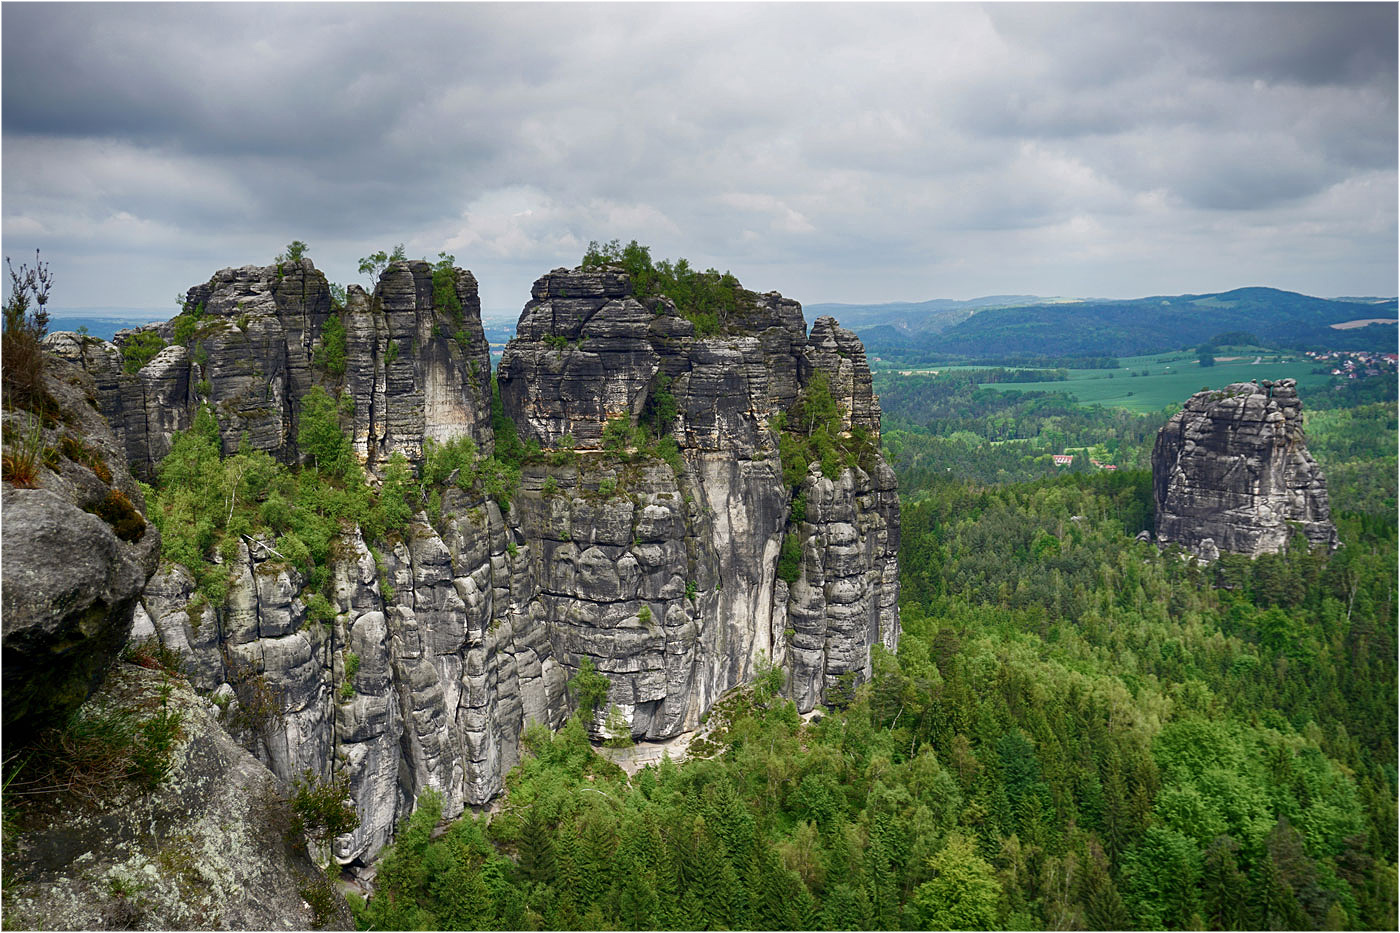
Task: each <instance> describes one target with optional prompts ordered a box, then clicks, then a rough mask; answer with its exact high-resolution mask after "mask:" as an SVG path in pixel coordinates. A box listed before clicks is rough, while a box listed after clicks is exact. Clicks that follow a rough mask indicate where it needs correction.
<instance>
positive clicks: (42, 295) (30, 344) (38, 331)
mask: <svg viewBox="0 0 1400 933" xmlns="http://www.w3.org/2000/svg"><path fill="white" fill-rule="evenodd" d="M5 264H6V265H7V266H8V267H9V271H10V297H9V298H7V299H6V300H5V319H4V333H3V336H0V356H3V358H4V366H3V367H0V382H3V384H4V404H5V407H6V408H11V409H14V408H24V409H28V410H29V411H33V412H35V413H36V414H41V415H43V414H45V413H52V412H55V411H56V410H57V407H58V405H57V403H56V402H55V401H54V400H53V397H52V396H51V395H49V392H48V390H47V389H45V388H44V353H43V350H42V348H41V346H40V341H42V340H43V339H44V334H45V333H46V332H47V331H48V329H49V312H48V301H49V289H50V288H52V287H53V276H52V274H51V273H50V271H49V266H48V263H46V262H42V261H41V260H40V259H39V251H38V250H37V249H36V250H35V251H34V267H33V268H32V269H31V268H30V267H29V265H28V264H27V263H20V267H19V271H16V270H15V267H14V265H13V264H12V263H11V262H10V259H9V257H8V256H7V257H6V258H5Z"/></svg>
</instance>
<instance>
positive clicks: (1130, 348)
mask: <svg viewBox="0 0 1400 933" xmlns="http://www.w3.org/2000/svg"><path fill="white" fill-rule="evenodd" d="M814 307H815V306H814ZM874 307H880V306H874ZM1394 317H1396V299H1394V298H1365V299H1355V298H1353V299H1330V298H1313V297H1310V296H1308V295H1300V294H1298V293H1296V292H1287V291H1281V290H1279V289H1276V288H1238V289H1235V290H1234V291H1229V292H1220V293H1218V294H1206V295H1155V296H1152V297H1149V298H1136V299H1128V300H1117V301H1107V300H1089V301H1064V300H1053V301H1051V300H1046V299H1037V301H1036V303H1035V304H1026V305H1016V306H1002V307H993V308H986V309H982V310H976V309H972V310H971V312H970V313H968V314H966V315H965V316H964V317H963V318H962V319H961V320H958V321H955V322H951V323H949V324H947V325H945V326H944V327H941V328H938V329H937V330H931V329H925V328H918V327H917V326H916V324H917V321H918V320H919V319H917V318H915V319H914V321H913V322H909V321H906V322H905V323H904V325H903V326H901V324H900V323H899V322H897V321H890V320H888V319H886V320H883V321H878V320H874V319H870V320H869V323H868V324H862V323H861V322H860V321H859V320H853V323H851V324H846V326H848V327H851V328H852V329H853V330H855V331H856V332H857V333H858V334H859V335H860V337H861V339H862V340H863V341H864V342H865V346H866V349H867V351H869V352H870V354H871V355H872V356H878V357H882V358H884V359H886V360H887V361H899V362H912V361H915V360H932V359H944V360H947V359H988V358H999V359H1027V360H1030V359H1036V358H1047V357H1052V358H1069V357H1106V356H1109V357H1121V356H1139V355H1143V354H1148V353H1159V352H1162V351H1165V350H1174V349H1179V348H1181V347H1188V346H1195V345H1198V344H1201V343H1204V342H1206V341H1207V340H1210V339H1211V338H1212V337H1214V336H1216V335H1217V334H1221V333H1224V332H1227V331H1235V332H1246V333H1248V334H1251V335H1254V336H1255V337H1256V338H1257V339H1258V341H1259V342H1260V343H1262V344H1263V345H1265V346H1271V347H1288V348H1316V349H1336V350H1391V351H1393V350H1394V349H1395V346H1396V327H1395V325H1394V324H1370V325H1367V326H1358V327H1353V328H1348V329H1338V328H1334V327H1332V326H1331V325H1333V324H1341V323H1345V322H1349V321H1356V320H1359V319H1376V318H1394ZM842 323H843V324H844V323H845V321H844V320H843V322H842Z"/></svg>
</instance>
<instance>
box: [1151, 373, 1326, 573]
mask: <svg viewBox="0 0 1400 933" xmlns="http://www.w3.org/2000/svg"><path fill="white" fill-rule="evenodd" d="M1152 481H1153V489H1154V495H1155V500H1156V512H1157V540H1158V541H1159V542H1162V543H1168V542H1176V543H1178V544H1181V545H1183V546H1184V547H1186V548H1187V549H1188V550H1190V551H1192V552H1193V553H1195V554H1196V555H1197V556H1199V557H1202V558H1204V559H1207V560H1212V559H1214V558H1215V557H1217V556H1219V553H1220V552H1221V551H1229V552H1232V553H1235V554H1245V555H1248V556H1250V557H1257V556H1259V555H1260V554H1268V553H1278V552H1281V551H1283V550H1284V549H1285V548H1286V547H1287V546H1288V540H1289V538H1290V537H1291V536H1292V530H1293V528H1295V527H1296V528H1298V529H1299V530H1300V531H1301V532H1302V533H1303V535H1304V536H1305V537H1306V538H1307V540H1308V542H1309V544H1310V545H1313V546H1325V547H1327V548H1335V547H1336V546H1337V543H1338V539H1337V529H1336V528H1335V527H1334V526H1333V524H1332V520H1331V512H1330V510H1329V508H1328V505H1327V481H1326V479H1325V478H1324V477H1323V475H1322V470H1321V469H1320V468H1319V467H1318V465H1317V462H1316V461H1315V460H1313V458H1312V455H1311V454H1309V453H1308V448H1307V444H1306V443H1305V441H1304V437H1303V414H1302V402H1301V401H1299V399H1298V391H1297V385H1296V382H1295V380H1293V379H1281V380H1279V381H1278V382H1270V381H1268V380H1265V381H1264V382H1262V383H1253V382H1237V383H1234V384H1232V385H1228V386H1225V387H1224V388H1223V389H1218V390H1207V391H1202V392H1197V393H1196V394H1195V395H1193V396H1192V397H1191V398H1190V399H1189V400H1188V401H1187V402H1186V407H1185V408H1183V409H1182V410H1181V411H1179V412H1177V413H1176V414H1175V415H1173V416H1172V417H1171V419H1170V420H1169V421H1168V422H1167V423H1166V424H1165V425H1164V426H1163V427H1162V430H1161V431H1160V432H1159V433H1158V434H1157V443H1156V445H1155V446H1154V447H1153V450H1152Z"/></svg>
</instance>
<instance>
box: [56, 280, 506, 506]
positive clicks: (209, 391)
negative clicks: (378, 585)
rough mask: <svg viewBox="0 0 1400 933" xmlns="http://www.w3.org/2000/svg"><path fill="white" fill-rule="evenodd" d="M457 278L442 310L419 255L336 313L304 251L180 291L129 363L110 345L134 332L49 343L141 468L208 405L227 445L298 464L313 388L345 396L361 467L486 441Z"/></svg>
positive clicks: (467, 290) (462, 288)
mask: <svg viewBox="0 0 1400 933" xmlns="http://www.w3.org/2000/svg"><path fill="white" fill-rule="evenodd" d="M453 279H454V280H453V281H452V282H451V286H450V287H451V289H452V291H453V292H454V293H455V296H456V299H457V301H456V303H455V305H454V306H449V305H450V304H451V303H450V302H448V301H445V300H443V298H444V297H445V296H439V295H437V294H435V288H434V282H433V275H432V267H431V266H429V265H428V263H426V262H422V261H415V262H395V263H393V264H391V265H390V266H389V268H388V269H387V270H386V271H385V272H384V274H383V276H382V277H381V278H380V281H379V285H378V287H377V288H376V289H375V292H374V295H373V296H370V295H367V294H365V292H364V290H363V289H361V288H360V287H359V286H357V285H352V286H350V289H349V294H348V297H347V301H346V305H347V307H346V308H344V309H333V307H332V301H331V293H330V286H329V283H328V282H327V281H326V277H325V276H324V275H323V274H321V272H319V271H317V269H316V268H315V267H314V266H313V265H312V264H311V260H309V259H303V260H301V261H300V262H299V263H289V262H284V263H280V264H278V265H273V266H264V267H257V266H244V267H242V268H240V269H223V270H221V271H219V272H217V273H215V274H214V276H213V277H212V278H211V279H210V280H209V281H208V282H205V283H203V284H201V285H196V286H194V287H193V288H190V289H189V290H188V292H187V293H186V297H185V304H184V307H185V310H184V312H183V313H182V315H181V316H180V317H177V318H175V319H174V320H172V321H170V322H167V323H165V324H161V325H158V326H156V327H153V328H148V330H149V331H151V332H152V333H154V334H156V335H158V336H159V337H160V338H161V339H162V340H164V341H165V342H167V343H169V344H170V346H168V347H166V348H165V349H164V350H161V351H160V352H159V353H158V354H157V355H156V356H155V357H154V358H153V359H151V360H150V361H149V362H148V363H146V364H145V365H144V366H142V367H141V368H140V369H139V370H138V371H137V372H135V373H130V372H127V371H125V369H124V367H123V355H122V352H121V350H120V349H119V345H122V344H125V343H128V342H130V341H132V340H133V339H134V338H135V336H136V335H135V334H132V333H123V334H121V335H119V336H118V341H117V345H113V344H109V343H106V342H103V341H93V340H82V339H80V338H77V337H76V336H75V335H72V334H63V333H60V334H52V335H50V336H49V338H48V339H47V340H46V345H47V346H48V348H49V350H50V351H51V352H53V353H55V354H57V355H59V356H62V357H64V358H66V359H68V360H69V361H70V362H74V363H77V364H78V365H80V366H82V367H83V368H84V369H86V370H87V371H88V372H89V373H90V374H91V375H92V377H93V379H94V381H95V382H96V392H97V398H98V404H99V406H100V408H101V410H102V413H103V414H104V415H105V416H106V417H107V420H108V421H109V422H110V423H111V425H112V428H113V430H114V431H115V432H116V434H117V436H118V437H119V438H120V439H121V440H122V442H123V444H124V446H125V448H126V454H127V459H128V460H129V461H130V462H131V465H132V469H133V470H134V471H135V472H136V473H137V475H138V476H142V477H146V478H149V477H151V476H152V475H154V469H155V465H156V464H157V463H159V462H160V460H161V458H162V457H164V456H165V455H166V454H167V453H169V451H170V442H171V438H172V436H173V435H174V434H175V432H176V431H183V430H185V429H186V428H188V427H189V426H190V425H191V423H193V421H194V415H195V412H197V411H198V409H199V406H200V405H201V404H204V403H209V404H211V405H213V406H214V408H215V410H216V412H217V413H218V418H219V429H220V432H221V434H222V435H223V444H224V450H225V452H226V453H232V452H233V451H235V450H237V449H238V446H239V444H240V443H242V441H243V438H245V437H246V438H247V441H248V444H249V445H250V446H251V447H252V448H253V449H255V450H265V451H267V452H269V453H271V454H273V455H274V456H276V457H277V458H278V459H280V460H283V461H284V462H294V461H295V460H296V459H297V456H298V451H297V447H296V437H297V428H298V426H299V424H300V417H301V400H302V398H303V397H304V396H305V395H306V393H307V392H308V391H309V390H310V388H311V386H312V385H313V384H322V385H324V386H326V387H327V388H328V389H329V390H330V391H332V392H333V393H335V394H341V393H343V394H345V395H347V396H348V397H349V398H350V400H351V401H352V402H353V413H352V415H351V417H350V419H349V424H348V425H347V428H348V429H349V432H350V434H351V437H352V440H353V442H354V445H355V450H356V452H357V453H358V454H359V456H360V457H361V458H362V459H363V460H365V461H367V462H369V463H371V464H379V463H383V462H384V461H386V460H388V459H389V457H390V456H392V454H393V453H394V452H395V451H402V452H403V453H404V454H405V455H406V456H407V457H408V458H409V459H410V460H416V459H419V458H420V457H421V455H422V444H423V441H424V439H425V438H431V439H433V440H437V441H443V440H450V439H452V438H456V437H462V436H470V437H472V438H474V439H475V440H476V442H477V443H478V444H479V445H484V446H487V447H488V448H489V444H490V411H491V409H490V381H489V380H490V370H491V361H490V348H489V347H488V346H487V343H486V338H485V335H484V333H483V332H482V329H481V307H480V301H479V299H478V298H477V287H476V280H475V279H474V278H472V275H471V273H469V272H464V271H462V270H460V269H459V270H454V275H453ZM458 306H460V307H458ZM332 321H334V324H332V325H331V329H330V330H329V331H328V330H327V324H328V323H329V322H332ZM483 412H484V413H485V420H484V421H483V420H482V413H483Z"/></svg>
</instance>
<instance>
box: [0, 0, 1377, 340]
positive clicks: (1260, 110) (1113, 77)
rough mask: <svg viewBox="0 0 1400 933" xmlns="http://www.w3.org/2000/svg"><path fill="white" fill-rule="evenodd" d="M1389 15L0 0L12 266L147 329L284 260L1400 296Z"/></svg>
mask: <svg viewBox="0 0 1400 933" xmlns="http://www.w3.org/2000/svg"><path fill="white" fill-rule="evenodd" d="M1396 10H1397V7H1396V5H1395V4H1392V3H1380V4H1358V5H1345V4H1334V3H1326V4H1321V5H1318V6H1312V5H1304V4H1280V5H1266V4H1253V3H1250V4H1243V5H1225V4H1218V5H1217V4H1180V5H1176V4H1162V5H1157V4H1137V3H1133V4H1123V5H1117V4H1086V5H1058V4H1030V5H1020V4H987V5H980V4H961V3H951V4H930V5H925V4H894V5H874V4H851V5H845V4H819V5H809V4H776V5H748V4H713V5H708V4H700V5H668V4H657V5H653V4H619V5H593V4H573V3H570V4H564V5H546V4H488V5H470V4H427V5H409V4H387V5H379V4H345V5H341V4H329V3H315V4H270V5H263V4H243V3H237V4H219V5H209V4H153V5H127V4H117V3H101V4H95V5H86V4H68V3H64V4H52V5H50V4H31V3H13V2H7V3H5V4H4V6H3V10H2V11H0V15H2V16H3V42H4V50H3V52H4V57H3V95H4V100H3V103H4V109H3V237H4V252H5V253H6V254H7V255H9V256H12V257H14V258H15V259H16V260H19V259H21V258H23V257H25V256H31V257H32V255H33V250H34V248H35V247H39V248H41V249H42V250H43V254H44V256H45V258H46V259H48V260H49V261H50V262H51V264H52V269H53V272H54V278H55V280H56V283H57V284H56V286H55V289H54V295H53V299H52V303H53V304H54V305H55V306H60V307H80V306H108V307H113V306H115V307H143V308H155V309H159V310H161V311H162V312H168V313H170V314H173V313H174V311H175V307H174V301H175V295H176V293H177V292H179V291H182V290H183V289H185V288H187V287H189V286H190V285H192V284H195V283H196V282H201V281H204V280H206V279H207V278H208V277H209V275H210V274H211V273H212V272H214V271H215V270H217V269H219V268H222V267H225V266H237V265H245V264H249V263H257V264H266V263H268V262H270V261H271V260H272V257H273V256H274V255H275V254H276V253H277V252H278V251H279V250H280V249H281V248H282V247H283V246H284V245H285V244H286V243H287V242H288V241H290V240H292V239H301V240H305V241H306V242H308V243H309V244H310V246H311V250H310V254H309V255H310V256H311V257H312V258H313V259H315V260H316V263H317V265H318V266H319V267H320V268H321V269H323V270H324V271H325V272H326V274H327V275H328V276H329V277H330V278H331V279H332V281H337V282H341V283H348V282H351V281H361V282H362V284H363V283H364V279H363V277H362V276H359V274H358V273H357V272H356V265H357V259H358V258H359V257H360V256H364V255H366V254H368V253H370V252H373V251H374V250H377V249H388V248H391V247H392V246H393V244H395V243H399V242H402V243H405V244H406V245H407V249H408V252H409V255H410V256H423V255H426V256H434V257H435V256H436V255H437V253H438V251H439V250H444V249H445V250H447V251H448V252H451V253H453V254H455V255H456V257H457V261H458V264H459V265H461V266H463V267H465V268H469V269H471V270H472V271H473V272H475V273H476V276H477V278H478V280H479V281H480V283H481V294H482V304H483V307H484V309H485V310H486V311H488V312H511V313H518V311H519V310H520V308H521V307H522V306H523V304H524V303H525V301H526V300H527V299H528V297H529V294H528V289H529V286H530V283H531V282H532V281H533V280H534V279H535V278H536V277H538V276H539V275H541V274H542V273H544V272H546V271H548V270H550V269H552V268H555V267H557V266H561V265H568V266H573V265H576V264H577V263H578V261H579V259H580V257H581V256H582V254H583V251H584V249H585V248H586V247H587V244H588V241H589V240H590V239H597V240H608V239H611V238H614V237H617V238H621V239H622V240H623V241H624V242H625V241H627V240H628V239H631V238H636V239H638V240H640V241H642V242H643V243H647V244H650V245H651V247H652V255H653V256H654V257H657V258H660V257H663V256H669V257H676V256H686V257H688V258H689V259H690V260H691V261H692V264H694V265H698V266H701V267H707V266H712V265H713V266H717V267H718V268H720V269H731V270H733V271H734V272H735V274H737V275H738V276H739V277H740V278H741V279H742V280H743V281H744V283H745V284H746V285H748V286H749V287H751V288H757V289H759V290H764V291H766V290H769V289H777V290H779V291H781V292H783V293H784V294H787V295H790V296H792V297H794V298H797V299H798V300H800V301H802V302H805V303H812V302H822V301H846V302H880V301H897V300H921V299H926V298H934V297H943V298H970V297H975V296H980V295H987V294H1007V293H1015V294H1039V295H1068V296H1100V297H1118V298H1126V297H1139V296H1143V295H1152V294H1175V293H1181V292H1207V291H1219V290H1225V289H1229V288H1236V287H1240V286H1245V285H1268V286H1274V287H1278V288H1285V289H1291V290H1295V291H1301V292H1305V293H1308V294H1314V295H1358V294H1372V295H1385V296H1390V295H1394V294H1396V291H1397V285H1396V275H1397V271H1396V264H1397V260H1396V257H1397V245H1398V243H1397V227H1396V214H1397V188H1396V169H1397V152H1396V138H1397V119H1396V115H1397V108H1396V35H1397V32H1396V27H1397V23H1396Z"/></svg>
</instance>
